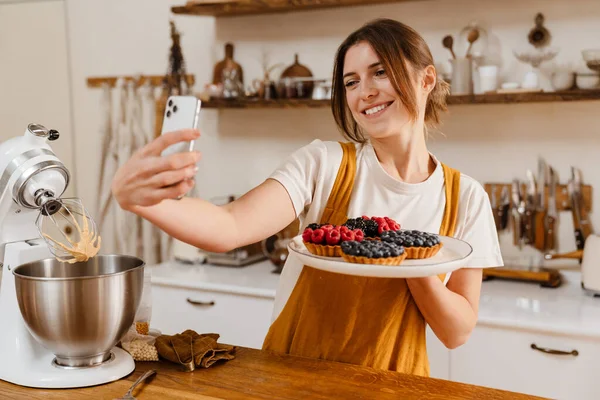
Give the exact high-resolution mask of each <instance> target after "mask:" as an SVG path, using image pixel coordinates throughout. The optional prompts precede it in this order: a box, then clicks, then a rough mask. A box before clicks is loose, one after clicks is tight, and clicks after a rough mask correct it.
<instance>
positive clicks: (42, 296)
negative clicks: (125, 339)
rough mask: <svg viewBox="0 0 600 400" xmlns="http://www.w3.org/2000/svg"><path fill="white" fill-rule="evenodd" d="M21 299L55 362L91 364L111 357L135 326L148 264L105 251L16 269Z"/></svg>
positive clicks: (30, 324)
mask: <svg viewBox="0 0 600 400" xmlns="http://www.w3.org/2000/svg"><path fill="white" fill-rule="evenodd" d="M13 274H14V275H15V288H16V291H17V300H18V302H19V308H20V309H21V314H22V316H23V320H24V321H25V324H26V325H27V327H28V328H29V332H31V334H32V336H33V337H34V338H35V339H36V340H37V341H39V342H40V343H41V344H42V345H43V346H44V347H45V348H47V349H48V350H50V351H52V352H53V353H54V354H55V355H56V361H55V363H56V364H57V365H59V366H66V367H88V366H92V365H96V364H101V363H102V362H105V361H108V359H109V358H110V356H111V354H110V351H111V349H112V348H113V347H114V346H115V345H116V344H117V342H118V341H119V340H120V339H121V337H122V336H123V335H124V334H125V333H126V332H127V330H128V329H129V327H130V326H131V325H132V324H133V320H134V317H135V313H136V311H137V308H138V305H139V303H140V299H141V295H142V289H143V285H144V262H143V261H142V260H140V259H139V258H136V257H130V256H117V255H107V256H105V255H102V256H96V257H93V258H91V259H89V260H88V261H86V262H80V263H76V264H68V263H64V262H60V261H57V260H56V259H55V258H46V259H43V260H39V261H33V262H30V263H26V264H22V265H20V266H18V267H16V268H14V269H13Z"/></svg>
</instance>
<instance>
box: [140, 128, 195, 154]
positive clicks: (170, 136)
mask: <svg viewBox="0 0 600 400" xmlns="http://www.w3.org/2000/svg"><path fill="white" fill-rule="evenodd" d="M199 137H200V131H198V130H197V129H182V130H179V131H174V132H168V133H164V134H162V135H160V136H159V137H157V138H156V139H154V140H153V141H152V142H150V143H148V144H147V145H146V146H145V147H144V148H143V151H142V153H143V155H145V156H151V155H153V156H159V155H160V154H161V153H162V152H163V150H165V149H166V148H167V147H169V146H171V145H173V144H176V143H179V142H185V141H189V140H194V139H198V138H199Z"/></svg>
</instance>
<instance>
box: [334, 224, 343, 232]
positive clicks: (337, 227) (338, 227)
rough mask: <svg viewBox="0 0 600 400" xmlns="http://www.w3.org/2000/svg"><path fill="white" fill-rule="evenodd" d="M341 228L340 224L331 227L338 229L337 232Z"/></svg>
mask: <svg viewBox="0 0 600 400" xmlns="http://www.w3.org/2000/svg"><path fill="white" fill-rule="evenodd" d="M341 229H342V226H341V225H334V227H333V230H334V231H338V232H339V231H340V230H341Z"/></svg>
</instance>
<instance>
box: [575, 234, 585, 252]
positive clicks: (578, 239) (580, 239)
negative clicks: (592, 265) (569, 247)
mask: <svg viewBox="0 0 600 400" xmlns="http://www.w3.org/2000/svg"><path fill="white" fill-rule="evenodd" d="M575 244H576V245H577V248H578V249H579V250H583V246H584V244H585V238H584V237H583V232H582V231H581V229H575Z"/></svg>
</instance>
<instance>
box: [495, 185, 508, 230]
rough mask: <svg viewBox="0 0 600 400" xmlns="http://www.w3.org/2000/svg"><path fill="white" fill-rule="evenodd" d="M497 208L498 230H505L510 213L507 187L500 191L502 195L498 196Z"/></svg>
mask: <svg viewBox="0 0 600 400" xmlns="http://www.w3.org/2000/svg"><path fill="white" fill-rule="evenodd" d="M498 207H499V209H498V213H499V214H500V230H505V229H506V228H507V227H508V217H509V211H510V194H509V193H508V186H504V188H503V189H502V193H501V194H500V205H499V206H498Z"/></svg>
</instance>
